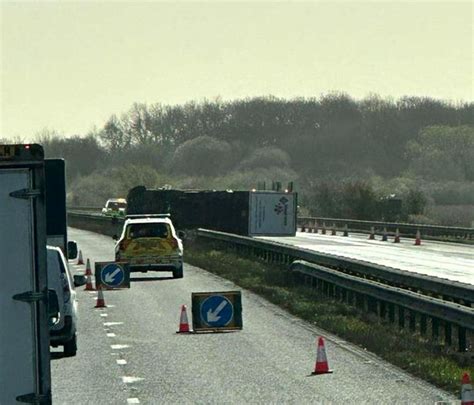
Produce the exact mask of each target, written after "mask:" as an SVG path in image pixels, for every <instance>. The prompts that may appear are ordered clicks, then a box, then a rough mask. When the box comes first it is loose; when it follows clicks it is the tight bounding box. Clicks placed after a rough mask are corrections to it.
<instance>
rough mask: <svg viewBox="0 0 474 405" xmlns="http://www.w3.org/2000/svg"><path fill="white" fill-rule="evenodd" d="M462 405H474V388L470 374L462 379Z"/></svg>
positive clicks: (465, 374)
mask: <svg viewBox="0 0 474 405" xmlns="http://www.w3.org/2000/svg"><path fill="white" fill-rule="evenodd" d="M461 405H474V388H472V381H471V376H470V375H469V373H468V372H466V373H464V374H463V375H462V378H461Z"/></svg>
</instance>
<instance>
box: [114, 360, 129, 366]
mask: <svg viewBox="0 0 474 405" xmlns="http://www.w3.org/2000/svg"><path fill="white" fill-rule="evenodd" d="M116 361H117V364H118V365H119V366H125V364H127V360H125V359H117V360H116Z"/></svg>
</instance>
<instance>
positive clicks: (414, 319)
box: [408, 310, 416, 332]
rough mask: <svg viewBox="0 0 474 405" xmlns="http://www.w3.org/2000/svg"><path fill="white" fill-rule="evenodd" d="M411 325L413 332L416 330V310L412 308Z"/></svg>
mask: <svg viewBox="0 0 474 405" xmlns="http://www.w3.org/2000/svg"><path fill="white" fill-rule="evenodd" d="M408 319H409V321H408V322H409V327H410V330H411V331H412V332H415V331H416V312H415V311H413V310H411V311H410V312H409V318H408Z"/></svg>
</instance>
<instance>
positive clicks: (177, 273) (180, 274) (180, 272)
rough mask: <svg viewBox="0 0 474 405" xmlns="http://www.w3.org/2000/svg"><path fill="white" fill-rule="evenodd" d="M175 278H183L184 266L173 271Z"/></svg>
mask: <svg viewBox="0 0 474 405" xmlns="http://www.w3.org/2000/svg"><path fill="white" fill-rule="evenodd" d="M173 278H183V265H181V266H179V267H178V268H177V269H175V270H173Z"/></svg>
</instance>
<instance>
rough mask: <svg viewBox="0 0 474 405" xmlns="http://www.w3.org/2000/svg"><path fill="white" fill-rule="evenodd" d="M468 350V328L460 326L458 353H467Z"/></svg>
mask: <svg viewBox="0 0 474 405" xmlns="http://www.w3.org/2000/svg"><path fill="white" fill-rule="evenodd" d="M466 350H467V341H466V328H463V327H462V326H458V351H460V352H465V351H466Z"/></svg>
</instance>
